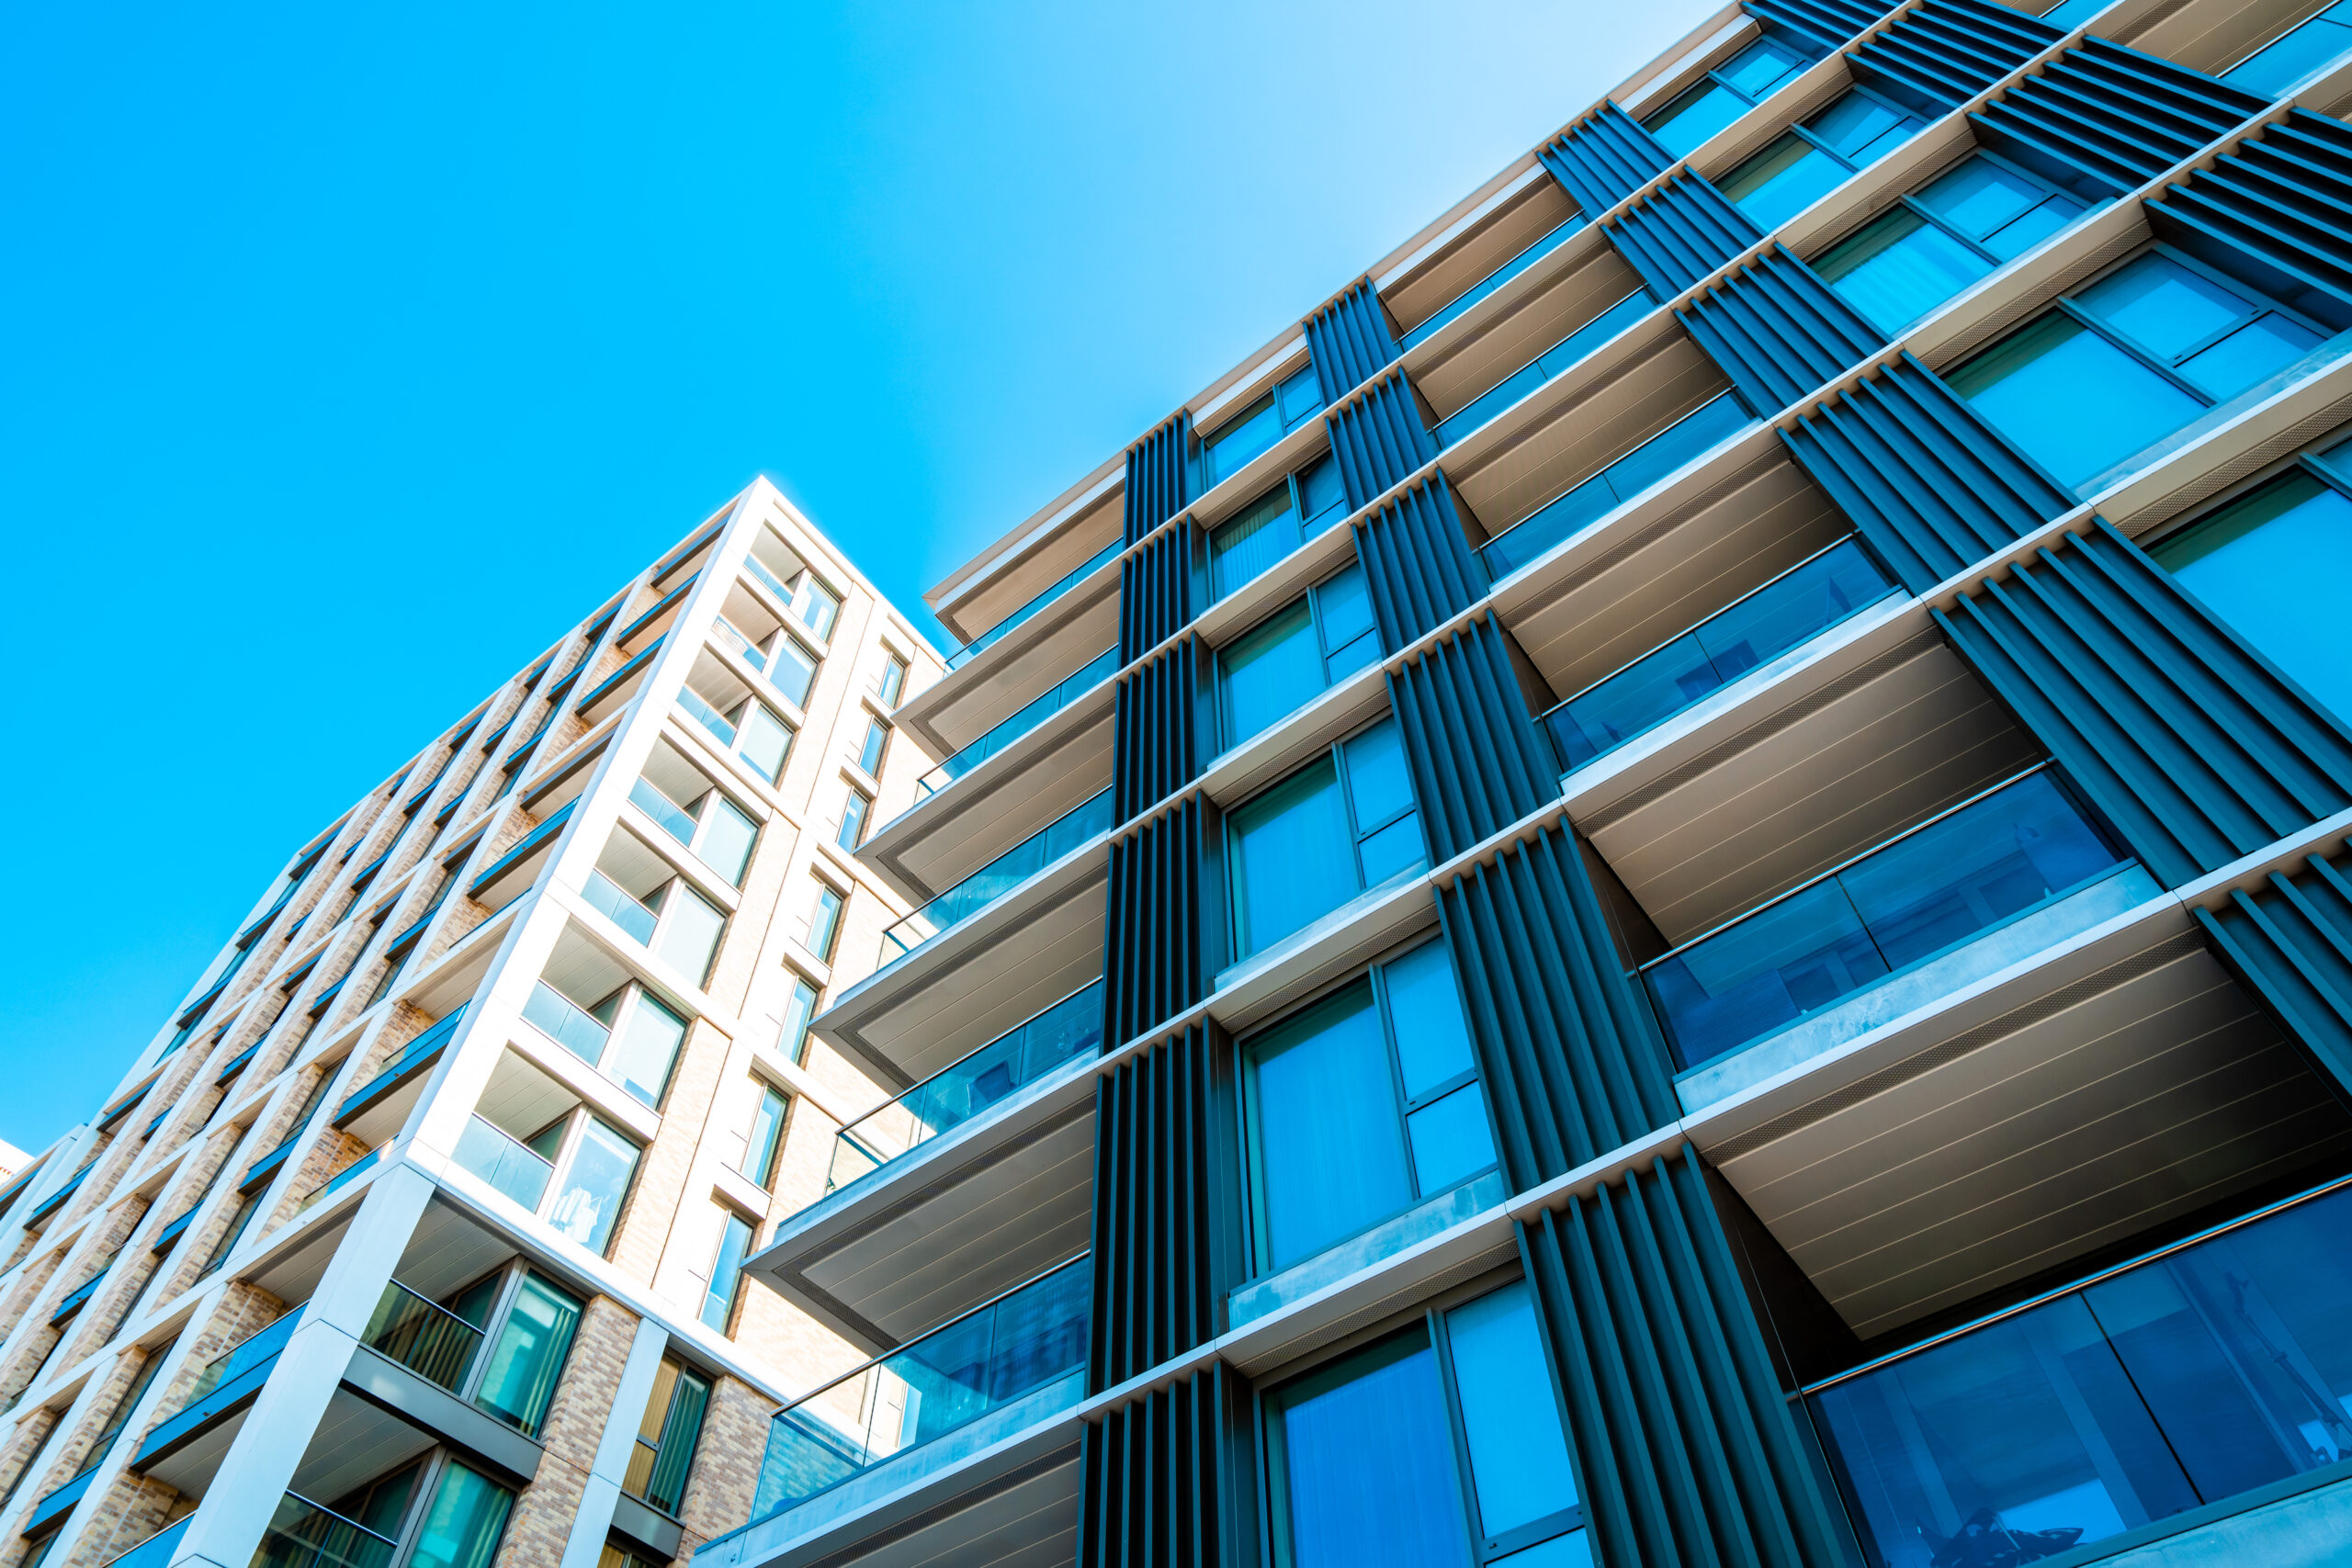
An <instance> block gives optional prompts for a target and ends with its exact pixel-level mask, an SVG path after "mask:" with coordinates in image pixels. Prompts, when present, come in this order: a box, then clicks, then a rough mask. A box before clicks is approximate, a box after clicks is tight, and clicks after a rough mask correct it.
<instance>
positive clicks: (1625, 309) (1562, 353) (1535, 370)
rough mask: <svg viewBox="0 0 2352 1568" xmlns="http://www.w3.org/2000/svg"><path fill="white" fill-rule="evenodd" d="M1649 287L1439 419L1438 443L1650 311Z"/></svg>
mask: <svg viewBox="0 0 2352 1568" xmlns="http://www.w3.org/2000/svg"><path fill="white" fill-rule="evenodd" d="M1656 306H1657V301H1656V300H1655V299H1651V298H1650V295H1649V291H1648V290H1647V289H1644V288H1637V289H1635V290H1634V292H1633V293H1631V294H1628V295H1626V296H1625V297H1624V298H1623V299H1620V300H1618V301H1617V302H1616V303H1615V304H1613V305H1611V306H1610V307H1609V308H1608V309H1607V310H1603V311H1601V312H1600V314H1599V315H1597V316H1595V317H1594V318H1593V319H1592V320H1590V321H1587V322H1586V323H1585V324H1584V325H1582V326H1580V327H1578V328H1577V330H1576V331H1574V332H1572V333H1569V334H1568V335H1567V336H1566V337H1564V338H1562V339H1561V340H1560V341H1559V342H1558V343H1555V344H1553V345H1552V346H1551V347H1550V348H1547V349H1545V350H1544V352H1543V353H1542V354H1539V355H1536V356H1535V357H1534V358H1533V359H1532V360H1531V361H1529V362H1528V363H1527V365H1526V366H1524V367H1521V369H1518V370H1515V371H1513V372H1512V373H1511V374H1510V375H1509V376H1506V377H1504V378H1502V379H1501V380H1500V381H1498V382H1497V383H1495V385H1494V386H1493V387H1491V388H1490V389H1487V391H1485V392H1482V393H1480V394H1479V395H1478V396H1477V397H1476V398H1475V399H1473V400H1471V401H1469V402H1468V403H1465V404H1464V405H1463V406H1462V407H1461V408H1460V409H1457V410H1456V411H1454V412H1453V413H1451V414H1448V415H1447V416H1446V417H1445V418H1444V419H1442V420H1441V421H1440V422H1439V423H1438V427H1437V444H1438V445H1439V446H1451V445H1452V444H1453V443H1454V442H1456V441H1459V440H1461V439H1462V437H1463V436H1464V435H1466V434H1469V433H1470V432H1471V431H1473V430H1476V429H1477V428H1478V427H1479V426H1480V425H1482V424H1484V423H1487V421H1488V420H1490V419H1492V418H1494V417H1495V415H1497V414H1498V413H1500V412H1502V411H1503V410H1505V409H1507V408H1509V407H1510V405H1511V404H1513V403H1515V402H1517V401H1519V400H1520V399H1521V398H1523V397H1525V396H1527V394H1528V393H1530V392H1532V391H1533V390H1534V389H1536V388H1538V387H1540V386H1542V385H1543V384H1544V382H1546V381H1549V380H1550V379H1552V378H1554V377H1555V376H1557V375H1559V374H1560V373H1561V372H1562V371H1564V370H1566V369H1568V368H1569V367H1572V366H1575V365H1577V364H1580V363H1582V362H1583V361H1584V360H1585V359H1586V358H1587V357H1588V356H1589V355H1591V353H1592V352H1593V350H1595V349H1597V348H1599V347H1600V345H1601V344H1605V343H1607V342H1609V341H1610V340H1611V339H1612V338H1614V337H1615V336H1617V334H1618V333H1622V332H1623V331H1624V330H1625V329H1626V328H1627V327H1629V326H1632V325H1633V324H1634V322H1635V321H1640V320H1641V319H1642V318H1643V317H1645V316H1646V315H1648V314H1649V313H1650V311H1651V310H1653V309H1655V308H1656Z"/></svg>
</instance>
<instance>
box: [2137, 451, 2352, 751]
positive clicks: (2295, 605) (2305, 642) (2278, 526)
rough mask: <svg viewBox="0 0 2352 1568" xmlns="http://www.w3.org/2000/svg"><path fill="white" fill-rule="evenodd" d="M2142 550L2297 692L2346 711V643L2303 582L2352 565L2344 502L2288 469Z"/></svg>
mask: <svg viewBox="0 0 2352 1568" xmlns="http://www.w3.org/2000/svg"><path fill="white" fill-rule="evenodd" d="M2148 553H2149V554H2150V555H2152V556H2154V558H2156V562H2157V564H2158V565H2160V566H2162V567H2164V568H2165V569H2166V570H2169V571H2170V572H2171V573H2172V574H2173V575H2174V576H2175V577H2177V578H2178V579H2180V581H2181V584H2182V586H2184V587H2186V588H2187V589H2188V591H2189V592H2191V593H2194V594H2195V595H2197V597H2198V598H2199V599H2200V600H2202V601H2203V602H2204V604H2206V606H2207V607H2208V608H2210V609H2211V610H2212V611H2213V613H2214V614H2215V615H2220V616H2221V617H2222V619H2223V620H2225V621H2227V622H2229V623H2230V625H2231V626H2233V627H2235V628H2236V629H2237V632H2238V635H2239V636H2241V637H2245V639H2246V640H2247V641H2248V642H2251V643H2253V644H2254V645H2255V647H2256V648H2258V649H2261V650H2262V651H2263V652H2264V653H2266V654H2267V655H2268V656H2269V657H2270V659H2271V660H2273V661H2274V662H2275V663H2277V664H2278V667H2279V668H2280V669H2281V670H2284V671H2286V672H2287V674H2288V675H2289V677H2290V678H2291V679H2292V680H2294V681H2295V682H2297V683H2298V684H2300V685H2301V687H2302V688H2303V689H2304V690H2305V691H2307V692H2309V693H2310V694H2312V696H2314V697H2317V698H2318V699H2319V700H2320V701H2321V702H2323V703H2325V704H2326V705H2328V706H2329V707H2330V708H2332V709H2334V710H2335V713H2336V714H2337V715H2339V716H2352V642H2348V641H2347V640H2346V637H2345V636H2344V628H2343V626H2342V624H2341V623H2340V622H2339V621H2338V620H2337V618H2336V614H2335V610H2334V608H2333V606H2332V604H2330V602H2329V600H2328V599H2327V597H2326V596H2324V595H2322V594H2318V593H2314V592H2312V590H2311V584H2312V583H2314V582H2343V581H2346V580H2347V576H2346V574H2347V573H2352V501H2347V500H2346V499H2345V497H2344V496H2343V495H2342V494H2341V493H2339V492H2338V491H2335V490H2333V489H2330V488H2329V487H2328V486H2326V485H2324V484H2322V483H2321V482H2320V481H2319V480H2317V479H2313V478H2312V476H2311V475H2309V474H2307V473H2301V472H2296V473H2290V474H2287V475H2284V476H2282V477H2280V478H2279V479H2274V480H2272V481H2271V482H2270V483H2268V484H2267V485H2264V486H2263V487H2262V488H2261V489H2260V490H2257V491H2254V492H2253V493H2252V494H2251V495H2247V496H2245V497H2244V498H2242V499H2240V500H2238V501H2235V502H2231V503H2230V504H2229V505H2228V506H2225V507H2223V508H2222V510H2221V511H2219V512H2217V513H2214V514H2213V515H2212V516H2211V517H2208V518H2206V519H2205V520H2204V521H2203V522H2201V523H2199V524H2197V525H2194V526H2193V527H2190V528H2188V529H2185V530H2184V531H2182V532H2180V533H2178V534H2176V535H2174V536H2172V537H2171V538H2168V539H2166V540H2165V541H2163V542H2162V543H2161V544H2158V545H2156V546H2155V547H2153V548H2152V549H2150V550H2149V552H2148Z"/></svg>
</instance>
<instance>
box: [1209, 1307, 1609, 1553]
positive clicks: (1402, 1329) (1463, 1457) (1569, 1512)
mask: <svg viewBox="0 0 2352 1568" xmlns="http://www.w3.org/2000/svg"><path fill="white" fill-rule="evenodd" d="M1513 1285H1525V1286H1526V1287H1527V1288H1528V1290H1529V1291H1530V1292H1531V1293H1532V1292H1533V1290H1534V1285H1533V1282H1532V1281H1531V1280H1528V1278H1527V1276H1526V1274H1525V1273H1524V1272H1523V1271H1522V1270H1521V1269H1520V1268H1519V1267H1518V1266H1517V1265H1515V1264H1506V1265H1504V1266H1503V1267H1502V1268H1500V1269H1493V1270H1490V1271H1489V1272H1487V1273H1485V1274H1482V1275H1480V1276H1478V1277H1477V1278H1476V1279H1473V1280H1465V1281H1464V1282H1463V1283H1462V1284H1459V1285H1456V1286H1454V1287H1453V1289H1451V1290H1448V1291H1444V1292H1441V1293H1439V1294H1437V1295H1434V1296H1431V1297H1430V1298H1429V1299H1428V1300H1426V1301H1424V1302H1422V1303H1420V1304H1419V1306H1415V1307H1411V1308H1408V1309H1407V1310H1405V1311H1403V1312H1398V1313H1395V1314H1390V1315H1388V1316H1386V1317H1384V1318H1382V1319H1381V1320H1380V1321H1379V1322H1378V1323H1376V1324H1374V1325H1373V1326H1371V1327H1369V1328H1366V1329H1363V1330H1362V1331H1361V1332H1358V1333H1356V1334H1352V1335H1350V1336H1348V1337H1346V1338H1344V1339H1342V1340H1340V1342H1338V1343H1337V1344H1335V1345H1331V1346H1328V1347H1326V1348H1322V1349H1320V1350H1317V1351H1313V1352H1310V1353H1309V1354H1307V1355H1306V1356H1303V1357H1301V1358H1299V1359H1297V1360H1295V1361H1292V1362H1289V1363H1286V1364H1284V1365H1283V1366H1280V1367H1277V1368H1275V1369H1273V1370H1272V1371H1270V1372H1268V1373H1267V1374H1265V1375H1264V1376H1262V1377H1261V1378H1259V1379H1258V1380H1257V1381H1256V1385H1255V1388H1254V1389H1253V1391H1252V1393H1251V1396H1250V1397H1251V1404H1252V1410H1251V1415H1252V1416H1253V1417H1254V1422H1255V1425H1254V1430H1255V1433H1256V1436H1257V1438H1258V1450H1259V1455H1260V1458H1259V1462H1258V1478H1257V1479H1258V1493H1259V1501H1260V1505H1261V1506H1260V1515H1259V1517H1260V1518H1261V1520H1263V1527H1262V1531H1261V1534H1262V1537H1263V1539H1262V1542H1261V1546H1262V1551H1263V1553H1264V1558H1265V1561H1266V1562H1269V1563H1271V1564H1273V1565H1274V1568H1293V1563H1294V1561H1295V1560H1294V1559H1293V1557H1292V1555H1291V1546H1290V1529H1289V1524H1290V1521H1289V1517H1288V1512H1289V1511H1288V1508H1287V1506H1286V1503H1285V1500H1284V1498H1283V1493H1284V1492H1285V1491H1286V1490H1287V1488H1286V1486H1284V1485H1281V1484H1278V1483H1277V1482H1276V1480H1275V1469H1276V1467H1277V1466H1278V1465H1281V1464H1282V1463H1283V1450H1282V1442H1281V1427H1280V1424H1279V1423H1280V1421H1281V1418H1282V1416H1281V1411H1280V1410H1279V1409H1278V1407H1277V1405H1276V1403H1275V1402H1276V1401H1277V1400H1278V1399H1279V1398H1280V1396H1281V1395H1282V1393H1283V1391H1284V1390H1285V1389H1287V1388H1289V1387H1291V1386H1292V1385H1294V1384H1296V1383H1298V1382H1304V1381H1305V1380H1306V1379H1308V1378H1311V1377H1313V1376H1315V1375H1316V1374H1317V1373H1318V1372H1323V1371H1331V1370H1334V1369H1336V1368H1337V1367H1339V1366H1340V1365H1341V1364H1343V1363H1345V1362H1348V1361H1351V1360H1355V1359H1368V1358H1369V1357H1371V1356H1372V1355H1373V1354H1374V1353H1376V1352H1378V1351H1379V1350H1381V1349H1382V1348H1384V1347H1386V1346H1387V1345H1389V1344H1391V1343H1392V1342H1394V1341H1395V1340H1397V1339H1398V1338H1400V1337H1403V1336H1405V1335H1408V1334H1411V1333H1414V1332H1416V1331H1419V1332H1420V1333H1421V1334H1423V1335H1424V1336H1425V1337H1426V1343H1427V1344H1428V1345H1429V1347H1430V1349H1431V1350H1433V1351H1434V1352H1435V1353H1436V1360H1437V1371H1438V1386H1439V1389H1440V1391H1441V1393H1442V1396H1443V1398H1444V1401H1445V1416H1446V1436H1447V1438H1448V1440H1449V1441H1450V1442H1451V1444H1452V1445H1453V1456H1452V1457H1453V1474H1454V1484H1455V1488H1456V1495H1457V1496H1458V1497H1459V1498H1460V1499H1461V1505H1462V1523H1463V1527H1464V1548H1465V1553H1466V1555H1467V1556H1468V1558H1469V1560H1470V1562H1471V1563H1472V1564H1473V1565H1474V1568H1487V1564H1490V1563H1494V1562H1498V1561H1500V1560H1502V1559H1505V1558H1508V1557H1510V1555H1511V1554H1512V1553H1514V1552H1520V1551H1527V1550H1528V1549H1530V1548H1531V1547H1535V1546H1541V1545H1543V1544H1544V1542H1546V1541H1550V1540H1556V1539H1559V1538H1561V1537H1564V1536H1566V1535H1569V1534H1572V1533H1573V1532H1575V1531H1577V1530H1579V1529H1581V1530H1586V1531H1589V1530H1590V1529H1591V1523H1592V1521H1591V1518H1590V1517H1589V1513H1588V1511H1587V1509H1586V1508H1585V1506H1584V1502H1583V1499H1584V1496H1585V1495H1586V1487H1585V1475H1584V1469H1583V1464H1582V1462H1581V1461H1580V1460H1579V1458H1578V1456H1577V1442H1576V1429H1575V1427H1574V1426H1573V1425H1572V1424H1571V1423H1570V1422H1569V1420H1568V1413H1567V1412H1566V1410H1565V1409H1563V1408H1561V1406H1560V1394H1559V1386H1558V1379H1557V1378H1556V1376H1555V1375H1554V1373H1553V1371H1552V1365H1551V1361H1552V1356H1551V1351H1550V1348H1548V1347H1546V1348H1544V1374H1545V1375H1544V1392H1545V1393H1549V1394H1550V1395H1551V1398H1552V1402H1553V1409H1554V1411H1555V1414H1556V1415H1557V1416H1558V1417H1559V1421H1560V1432H1561V1436H1562V1437H1563V1438H1566V1446H1567V1451H1568V1465H1569V1470H1570V1473H1571V1476H1572V1478H1573V1480H1574V1482H1575V1484H1576V1489H1577V1501H1576V1502H1575V1503H1573V1504H1571V1505H1570V1506H1567V1507H1566V1508H1562V1509H1558V1510H1555V1512H1553V1513H1550V1514H1546V1515H1544V1517H1541V1518H1538V1519H1532V1520H1530V1521H1529V1522H1527V1523H1526V1524H1523V1525H1521V1526H1519V1527H1517V1528H1516V1529H1511V1530H1509V1531H1507V1532H1505V1533H1504V1534H1502V1535H1499V1536H1491V1537H1490V1536H1486V1535H1484V1534H1482V1533H1479V1526H1480V1525H1481V1524H1482V1523H1483V1521H1482V1520H1481V1519H1480V1518H1479V1515H1478V1495H1477V1482H1476V1476H1475V1475H1474V1474H1473V1472H1472V1471H1471V1468H1470V1445H1469V1432H1468V1428H1467V1427H1466V1426H1465V1425H1464V1421H1463V1416H1462V1393H1461V1388H1460V1385H1459V1382H1458V1381H1457V1379H1456V1376H1455V1373H1454V1368H1453V1341H1452V1338H1451V1336H1450V1333H1449V1331H1448V1329H1447V1326H1446V1323H1445V1318H1446V1315H1447V1314H1449V1313H1452V1312H1453V1311H1454V1310H1455V1309H1457V1308H1459V1307H1464V1306H1468V1305H1469V1304H1470V1303H1473V1302H1476V1301H1478V1300H1480V1299H1482V1298H1484V1297H1486V1296H1489V1295H1492V1294H1494V1293H1495V1292H1498V1291H1505V1290H1509V1289H1510V1287H1512V1286H1513ZM1350 1381H1352V1380H1350ZM1594 1561H1595V1562H1598V1561H1599V1558H1598V1556H1597V1555H1596V1556H1595V1558H1594Z"/></svg>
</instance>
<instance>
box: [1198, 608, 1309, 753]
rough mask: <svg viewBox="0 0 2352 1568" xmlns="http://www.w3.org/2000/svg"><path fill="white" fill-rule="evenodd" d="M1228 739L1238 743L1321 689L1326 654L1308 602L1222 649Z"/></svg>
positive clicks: (1220, 666) (1219, 657)
mask: <svg viewBox="0 0 2352 1568" xmlns="http://www.w3.org/2000/svg"><path fill="white" fill-rule="evenodd" d="M1217 677H1218V682H1219V684H1220V685H1221V686H1222V687H1223V688H1224V691H1223V696H1224V708H1225V712H1224V719H1225V737H1224V743H1225V744H1226V745H1227V746H1238V745H1239V744H1240V743H1241V742H1242V741H1244V740H1247V739H1250V737H1251V736H1253V735H1256V734H1258V733H1259V732H1260V731H1261V730H1263V729H1265V728H1267V727H1268V726H1270V725H1272V723H1274V721H1275V720H1277V719H1279V718H1281V717H1282V716H1283V715H1284V714H1287V713H1290V712H1292V711H1294V710H1295V709H1296V708H1297V707H1298V706H1299V705H1301V704H1303V703H1305V702H1306V700H1307V699H1308V698H1309V697H1311V696H1313V695H1314V694H1316V693H1317V692H1319V691H1321V690H1322V689H1323V658H1322V654H1321V651H1320V650H1319V649H1318V648H1317V644H1316V637H1315V623H1314V618H1313V617H1312V616H1311V615H1308V614H1307V604H1306V600H1304V599H1302V600H1300V601H1299V602H1298V603H1297V604H1294V605H1292V606H1291V607H1290V608H1289V609H1287V610H1284V611H1283V612H1282V614H1280V615H1276V616H1274V617H1273V619H1272V620H1270V621H1268V622H1266V623H1265V624H1264V625H1263V626H1259V627H1258V628H1257V629H1256V630H1255V631H1252V632H1250V634H1249V635H1247V636H1246V637H1241V638H1239V639H1238V640H1237V641H1235V642H1234V643H1233V644H1232V645H1231V646H1229V647H1227V648H1225V649H1220V650H1218V653H1217Z"/></svg>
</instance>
